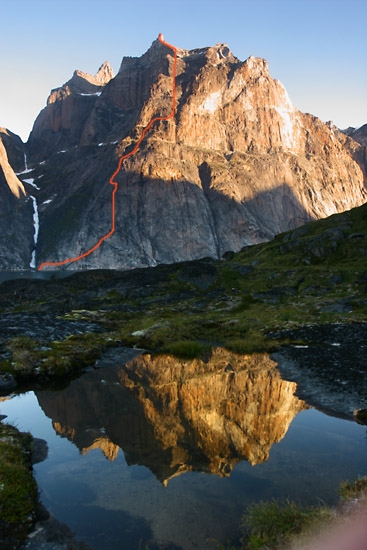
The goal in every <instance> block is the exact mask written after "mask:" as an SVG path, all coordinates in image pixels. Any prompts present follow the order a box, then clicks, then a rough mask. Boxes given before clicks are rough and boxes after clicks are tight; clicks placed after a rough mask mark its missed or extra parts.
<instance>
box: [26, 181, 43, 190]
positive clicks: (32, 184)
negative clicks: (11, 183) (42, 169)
mask: <svg viewBox="0 0 367 550" xmlns="http://www.w3.org/2000/svg"><path fill="white" fill-rule="evenodd" d="M23 183H28V185H31V186H32V187H34V188H35V189H37V191H40V187H38V185H36V184H35V183H34V178H27V179H25V180H23Z"/></svg>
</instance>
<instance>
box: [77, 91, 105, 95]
mask: <svg viewBox="0 0 367 550" xmlns="http://www.w3.org/2000/svg"><path fill="white" fill-rule="evenodd" d="M101 94H102V92H95V93H94V94H82V93H80V94H78V95H83V96H100V95H101Z"/></svg>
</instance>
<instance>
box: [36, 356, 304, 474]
mask: <svg viewBox="0 0 367 550" xmlns="http://www.w3.org/2000/svg"><path fill="white" fill-rule="evenodd" d="M295 389H296V384H295V383H293V382H287V381H284V380H282V379H281V377H280V374H279V372H278V370H277V369H276V363H274V362H273V361H272V360H271V359H270V358H269V356H268V355H267V354H256V355H251V356H249V355H242V356H241V355H235V354H233V353H230V352H228V351H226V350H224V349H220V348H218V349H215V350H213V351H212V353H211V356H210V357H209V358H208V360H206V361H202V360H190V361H189V360H187V361H182V360H178V359H176V358H174V357H171V356H167V355H162V356H152V355H140V356H138V357H135V358H134V359H133V360H131V361H129V362H128V363H126V364H120V365H119V366H113V367H108V368H104V369H95V370H93V371H91V372H88V373H86V374H84V375H83V376H82V377H81V378H79V379H77V380H74V381H73V382H72V383H71V384H70V386H69V387H68V388H66V389H64V390H62V391H39V392H37V398H38V401H39V403H40V406H41V407H42V409H43V410H44V411H45V413H46V414H47V416H49V417H50V418H52V420H53V426H54V428H55V430H56V431H57V433H59V434H61V435H64V436H66V437H67V438H68V439H70V440H71V441H73V443H74V444H75V445H76V446H77V447H78V448H79V449H80V451H81V452H83V453H85V452H87V451H88V450H90V449H93V448H98V447H99V448H101V449H102V451H103V453H104V454H105V456H106V457H107V458H108V459H110V460H113V459H114V458H115V457H116V454H117V452H118V448H119V447H121V448H122V449H123V451H124V453H125V457H126V460H127V462H128V464H142V465H145V466H147V467H148V468H149V469H150V470H151V471H152V472H153V473H154V474H155V475H156V476H157V478H158V479H160V480H161V481H165V480H168V479H169V478H171V477H172V476H174V475H178V474H180V473H181V472H185V471H189V470H198V471H205V472H211V473H215V474H219V475H228V474H229V473H230V472H231V470H232V468H233V467H234V465H235V464H236V463H237V462H239V461H241V460H244V459H246V460H248V461H249V462H250V463H251V464H258V463H260V462H263V461H265V460H267V459H268V457H269V451H270V448H271V446H272V445H273V444H274V443H276V442H278V441H280V440H281V439H282V438H283V437H284V435H285V434H286V432H287V430H288V427H289V425H290V423H291V422H292V420H293V418H294V417H295V416H296V414H297V413H298V412H299V411H300V410H302V409H304V408H305V403H304V402H303V401H301V400H300V399H298V398H297V397H295V396H294V392H295Z"/></svg>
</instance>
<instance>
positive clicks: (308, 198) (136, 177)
mask: <svg viewBox="0 0 367 550" xmlns="http://www.w3.org/2000/svg"><path fill="white" fill-rule="evenodd" d="M173 109H174V111H173ZM153 119H154V123H153V124H152V125H151V126H150V123H151V121H152V120H153ZM148 126H149V129H148V130H147V131H146V133H144V134H143V132H144V129H145V128H147V127H148ZM142 138H143V139H142ZM5 146H6V145H5ZM24 150H25V152H26V161H27V165H29V166H30V167H31V168H32V169H33V171H32V173H31V174H29V173H28V172H27V174H26V177H24V175H19V178H20V179H22V180H23V181H25V180H28V185H26V184H25V190H26V193H27V194H29V193H30V192H32V196H33V197H34V198H35V200H36V201H37V203H36V204H37V216H38V225H39V230H38V229H37V235H36V231H34V232H33V234H32V235H29V233H26V232H24V231H23V232H22V233H21V235H20V236H21V238H22V239H23V240H24V241H25V243H24V246H23V248H25V249H26V251H27V252H26V251H24V252H22V256H21V258H19V259H18V260H17V261H15V260H13V259H12V256H11V252H10V250H9V252H8V253H6V251H5V250H4V254H3V255H2V259H1V262H2V263H1V267H2V268H4V267H8V266H9V264H12V266H13V267H14V268H24V267H27V266H29V264H30V262H31V263H32V262H33V264H34V265H37V266H39V265H40V264H42V263H43V262H60V263H61V262H65V263H64V264H63V268H67V267H69V268H71V269H93V268H101V267H106V268H115V269H131V268H134V267H146V266H154V265H157V264H160V263H174V262H179V261H183V260H191V259H197V258H202V257H207V256H209V257H212V258H220V257H221V256H222V255H223V253H224V252H226V251H229V250H233V251H238V250H240V249H241V248H243V247H244V246H247V245H252V244H256V243H259V242H264V241H268V240H270V239H272V238H273V236H274V235H276V234H278V233H280V232H282V231H286V230H289V229H293V228H296V227H298V226H300V225H303V224H304V223H307V222H309V221H311V220H313V219H319V218H323V217H326V216H328V215H331V214H333V213H337V212H343V211H345V210H348V209H350V208H352V207H354V206H358V205H361V204H363V203H364V202H366V200H367V192H366V181H367V155H366V147H365V145H364V144H361V143H358V142H357V141H356V140H355V139H353V137H350V136H348V135H346V134H345V133H343V132H341V131H339V130H338V129H337V128H336V127H334V126H333V125H332V124H323V123H322V122H321V121H320V120H319V119H318V118H316V117H314V116H312V115H310V114H303V113H301V112H300V111H298V110H297V109H296V108H295V107H294V106H293V105H292V103H291V101H290V99H289V97H288V95H287V92H286V90H285V88H284V87H283V85H282V84H281V83H280V82H279V81H278V80H275V79H273V78H272V77H271V76H270V74H269V70H268V64H267V62H266V61H265V60H264V59H260V58H256V57H253V56H251V57H249V58H248V59H247V60H246V61H244V62H242V61H240V60H238V59H237V58H236V57H235V56H234V55H233V54H232V53H231V51H230V49H229V48H228V46H227V45H225V44H217V45H216V46H213V47H208V48H201V49H195V50H190V51H187V50H182V49H179V48H174V47H172V46H170V45H169V44H167V43H165V42H164V40H163V42H162V39H157V40H155V41H154V42H153V44H152V45H151V47H150V48H149V50H148V51H147V52H146V53H145V54H144V55H143V56H141V57H140V58H126V57H125V58H124V59H123V60H122V63H121V66H120V69H119V71H118V74H117V75H116V76H115V77H113V75H112V70H111V68H110V67H109V65H108V64H107V63H105V64H104V65H102V67H101V69H100V70H99V71H98V72H97V74H96V75H95V76H91V75H86V74H85V73H82V72H81V71H76V72H75V73H74V75H73V77H72V78H71V79H70V80H69V81H68V82H67V83H66V84H64V85H63V86H62V87H61V88H58V89H56V90H53V91H52V92H51V94H50V96H49V99H48V102H47V106H46V107H45V108H44V109H43V110H42V111H41V113H40V114H39V116H38V117H37V119H36V121H35V123H34V127H33V129H32V132H31V134H30V137H29V140H28V143H27V144H26V145H25V149H24ZM125 155H128V157H127V158H126V159H125V160H124V161H123V162H122V165H121V169H118V168H119V159H121V157H122V156H125ZM23 164H24V163H23ZM24 168H25V165H24ZM29 176H31V178H30V177H29ZM110 179H113V187H111V185H110ZM31 184H33V186H32V188H31V189H30V188H29V186H30V185H31ZM34 186H36V187H37V188H36V187H34ZM19 200H23V199H19ZM32 200H33V199H32ZM113 201H114V202H113ZM28 204H30V203H29V201H28ZM4 208H5V206H4ZM8 208H10V210H9V212H10V213H11V214H12V220H10V221H9V225H8V229H7V232H9V231H10V229H9V227H12V229H11V231H13V232H14V231H15V232H17V231H18V221H17V220H18V218H17V217H16V216H15V215H14V214H13V212H14V209H11V207H8ZM2 211H3V210H1V212H2ZM32 216H33V220H34V218H35V212H33V214H32V213H29V214H28V221H29V222H30V223H31V224H32ZM96 245H97V246H96ZM9 248H10V247H9ZM34 249H35V250H34ZM91 249H94V250H93V252H92V253H89V251H90V250H91ZM32 251H33V252H32ZM32 253H33V256H31V254H32ZM80 256H82V258H81V259H80V260H78V261H73V259H74V258H76V257H80ZM51 267H53V268H57V267H58V266H57V265H56V266H51Z"/></svg>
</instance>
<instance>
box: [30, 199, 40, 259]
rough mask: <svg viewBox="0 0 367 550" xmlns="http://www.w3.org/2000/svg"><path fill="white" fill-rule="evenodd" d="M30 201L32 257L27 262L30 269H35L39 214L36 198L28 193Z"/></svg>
mask: <svg viewBox="0 0 367 550" xmlns="http://www.w3.org/2000/svg"><path fill="white" fill-rule="evenodd" d="M30 197H31V199H32V202H33V225H34V237H33V242H34V245H33V250H32V257H31V261H30V264H29V267H30V268H31V269H36V247H37V241H38V232H39V226H40V222H39V215H38V204H37V199H36V197H34V196H33V195H30Z"/></svg>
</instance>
